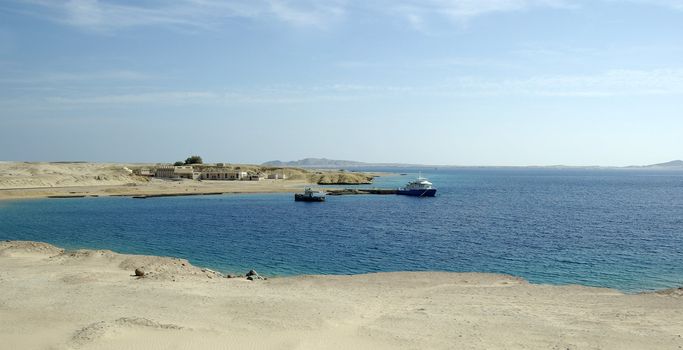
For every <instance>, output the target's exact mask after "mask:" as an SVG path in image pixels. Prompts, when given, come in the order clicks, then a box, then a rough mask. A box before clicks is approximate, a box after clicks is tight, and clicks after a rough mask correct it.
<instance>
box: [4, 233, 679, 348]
mask: <svg viewBox="0 0 683 350" xmlns="http://www.w3.org/2000/svg"><path fill="white" fill-rule="evenodd" d="M142 266H144V268H145V270H146V271H147V272H149V273H151V274H150V275H148V277H142V278H140V277H136V276H135V275H134V273H133V270H134V268H136V267H142ZM682 311H683V298H681V296H680V295H679V294H675V293H665V294H657V293H651V294H639V295H624V294H622V293H620V292H618V291H614V290H609V289H599V288H588V287H580V286H548V285H531V284H529V283H527V282H525V281H524V280H521V279H519V278H515V277H511V276H504V275H494V274H476V273H467V274H457V273H417V272H410V273H409V272H401V273H380V274H368V275H358V276H299V277H292V278H270V279H268V280H265V281H253V282H252V281H247V280H246V279H244V278H230V279H228V278H224V277H222V276H221V275H220V274H218V273H216V272H213V271H210V270H206V269H201V268H198V267H195V266H192V265H191V264H189V263H188V262H187V261H185V260H182V259H175V258H160V257H150V256H135V255H123V254H117V253H114V252H111V251H88V250H84V251H76V252H65V251H63V250H62V249H59V248H57V247H54V246H51V245H48V244H44V243H33V242H0V315H2V317H0V340H2V344H3V345H2V348H6V349H170V348H175V349H321V348H325V349H453V348H457V349H679V348H681V347H683V338H681V336H682V335H683V327H681V326H680V325H681V324H683V312H682Z"/></svg>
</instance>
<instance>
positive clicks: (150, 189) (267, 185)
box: [0, 180, 316, 201]
mask: <svg viewBox="0 0 683 350" xmlns="http://www.w3.org/2000/svg"><path fill="white" fill-rule="evenodd" d="M283 181H286V182H285V183H282V182H279V183H278V182H274V181H269V180H263V181H258V182H246V181H244V182H243V181H240V182H238V181H212V182H208V181H202V182H198V181H193V180H185V181H164V180H158V181H156V183H154V184H151V185H147V184H136V185H135V186H129V185H102V186H64V187H30V188H0V201H4V200H21V199H40V198H84V197H134V196H146V197H162V196H192V195H215V194H257V193H296V192H300V191H302V189H303V187H304V186H316V185H314V184H309V183H307V182H305V181H297V180H283Z"/></svg>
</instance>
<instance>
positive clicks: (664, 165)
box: [645, 160, 683, 168]
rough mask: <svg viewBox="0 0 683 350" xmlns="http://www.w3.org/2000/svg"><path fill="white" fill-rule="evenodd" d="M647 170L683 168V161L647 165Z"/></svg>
mask: <svg viewBox="0 0 683 350" xmlns="http://www.w3.org/2000/svg"><path fill="white" fill-rule="evenodd" d="M645 167H646V168H683V160H672V161H670V162H666V163H659V164H652V165H646V166H645Z"/></svg>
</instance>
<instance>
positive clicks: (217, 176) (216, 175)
mask: <svg viewBox="0 0 683 350" xmlns="http://www.w3.org/2000/svg"><path fill="white" fill-rule="evenodd" d="M246 177H247V172H246V171H239V170H232V169H227V168H207V169H204V171H202V175H201V179H202V180H228V181H230V180H232V181H235V180H244V179H245V178H246Z"/></svg>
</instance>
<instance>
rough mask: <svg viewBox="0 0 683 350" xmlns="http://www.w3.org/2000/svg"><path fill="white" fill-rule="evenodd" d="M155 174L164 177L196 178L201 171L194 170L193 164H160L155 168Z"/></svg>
mask: <svg viewBox="0 0 683 350" xmlns="http://www.w3.org/2000/svg"><path fill="white" fill-rule="evenodd" d="M154 176H155V177H158V178H162V179H190V180H196V179H198V178H199V176H200V173H199V172H196V171H194V169H193V168H192V166H189V165H184V166H170V165H169V166H160V167H158V168H156V169H155V170H154Z"/></svg>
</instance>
